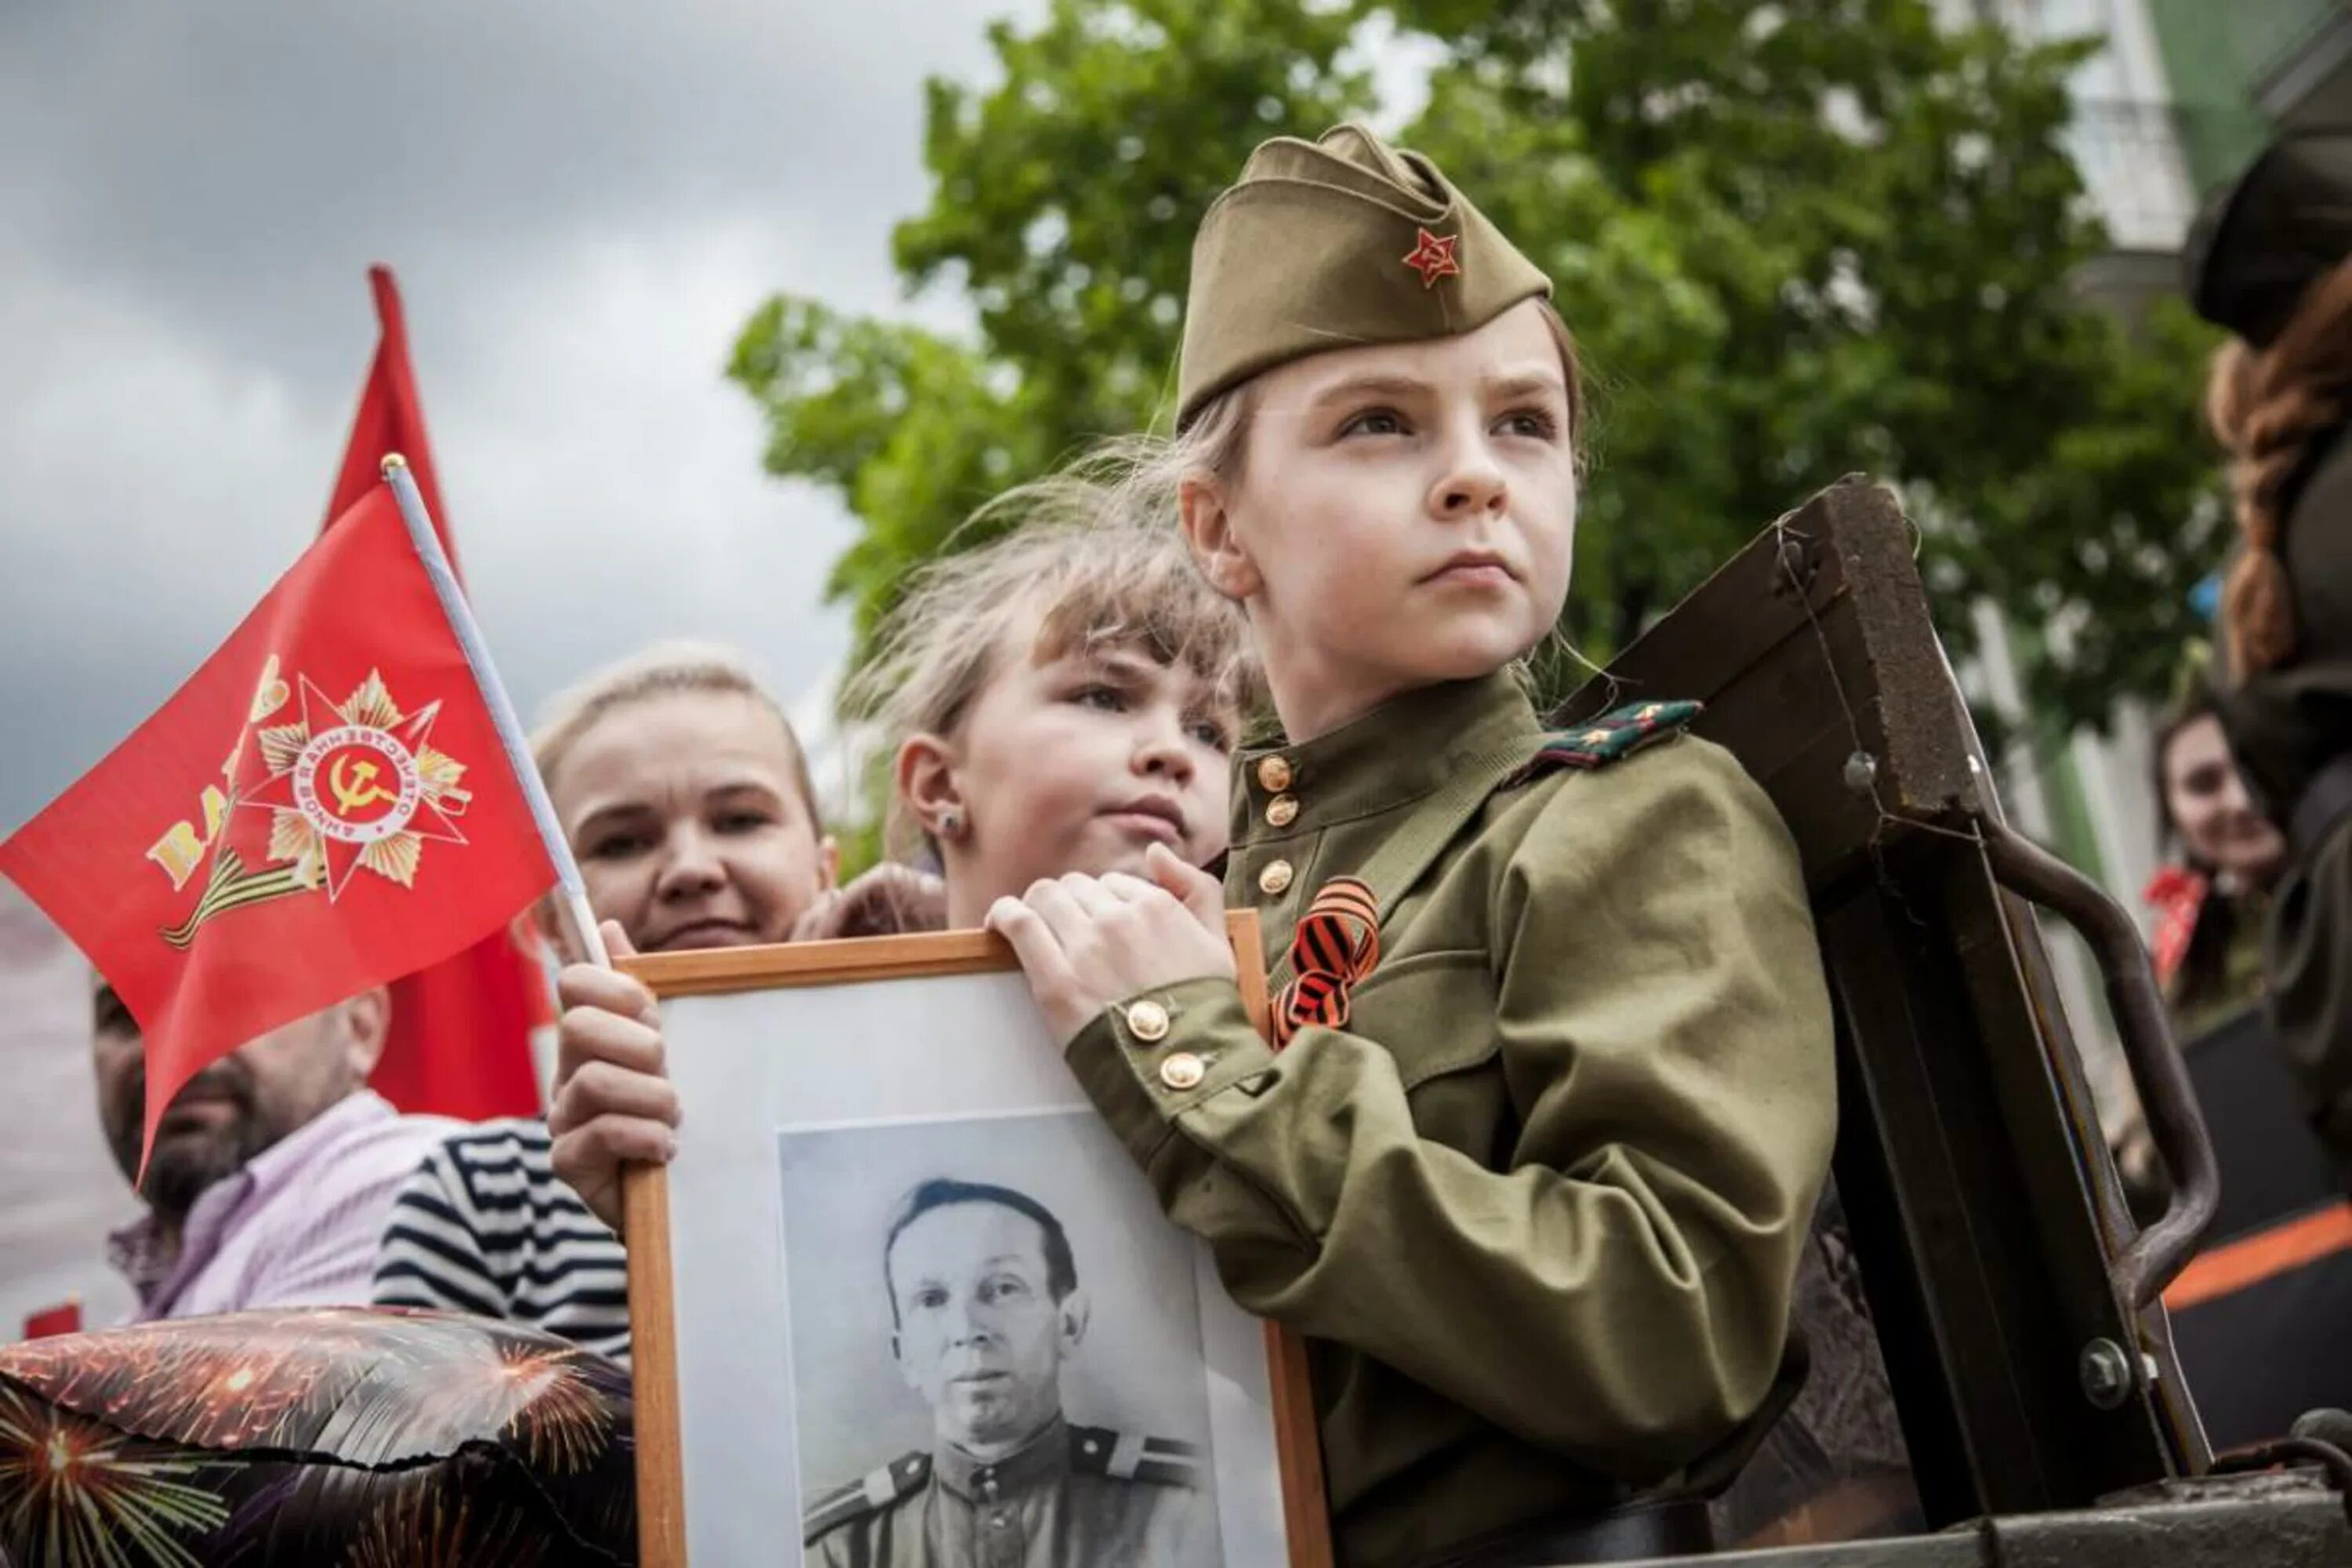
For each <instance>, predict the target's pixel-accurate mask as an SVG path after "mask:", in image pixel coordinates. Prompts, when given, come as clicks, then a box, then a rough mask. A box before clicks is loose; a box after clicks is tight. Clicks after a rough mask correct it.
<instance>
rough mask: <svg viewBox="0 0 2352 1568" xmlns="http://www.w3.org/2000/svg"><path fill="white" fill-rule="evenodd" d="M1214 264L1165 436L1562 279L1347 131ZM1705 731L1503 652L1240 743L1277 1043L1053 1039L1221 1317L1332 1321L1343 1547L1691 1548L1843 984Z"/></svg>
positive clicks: (1325, 1424) (1818, 1157) (1758, 1369)
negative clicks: (1560, 703)
mask: <svg viewBox="0 0 2352 1568" xmlns="http://www.w3.org/2000/svg"><path fill="white" fill-rule="evenodd" d="M1193 266H1194V279H1193V290H1192V311H1191V315H1190V319H1189V320H1188V321H1187V323H1186V329H1185V342H1184V363H1183V366H1182V370H1181V376H1180V384H1181V409H1180V414H1179V418H1180V422H1189V421H1190V420H1192V418H1193V417H1195V416H1197V415H1198V414H1199V412H1200V409H1201V406H1202V403H1203V401H1205V400H1206V399H1207V398H1209V397H1211V396H1213V395H1215V394H1216V393H1218V392H1220V391H1223V390H1224V389H1226V388H1228V387H1231V386H1233V385H1235V384H1239V383H1240V382H1241V381H1242V380H1244V379H1245V378H1246V377H1248V376H1249V375H1252V374H1255V373H1257V372H1259V371H1261V370H1265V369H1267V368H1269V367H1271V366H1274V365H1277V364H1280V363H1285V362H1286V361H1288V360H1294V359H1297V358H1300V357H1302V356H1304V355H1306V354H1307V353H1313V352H1316V351H1318V350H1321V349H1325V348H1329V347H1332V346H1334V345H1339V344H1347V343H1366V342H1410V341H1419V340H1425V339H1431V338H1435V337H1439V336H1443V335H1447V334H1452V333H1457V332H1463V331H1470V330H1473V329H1475V328H1477V327H1479V326H1481V325H1483V324H1484V323H1486V321H1491V320H1493V319H1494V318H1495V317H1496V316H1497V315H1499V314H1500V313H1501V312H1502V311H1504V310H1507V309H1509V308H1511V307H1512V306H1514V305H1516V304H1518V303H1520V302H1522V301H1524V300H1528V299H1531V298H1534V297H1536V296H1538V295H1541V294H1544V293H1546V292H1548V289H1549V285H1548V284H1547V282H1546V280H1545V279H1544V278H1543V275H1542V274H1541V273H1540V272H1539V271H1538V269H1537V268H1535V267H1534V266H1533V265H1531V264H1530V263H1529V262H1528V260H1527V259H1526V258H1523V257H1521V256H1520V255H1519V254H1518V253H1517V251H1516V250H1514V249H1512V247H1511V246H1510V243H1509V242H1508V241H1507V239H1505V238H1504V237H1502V235H1501V234H1499V233H1498V232H1497V231H1496V229H1495V228H1494V227H1493V226H1491V225H1490V224H1489V223H1487V221H1486V219H1485V218H1483V217H1481V216H1479V215H1478V213H1477V211H1476V209H1475V208H1474V207H1473V206H1472V205H1470V204H1469V202H1468V201H1467V200H1465V199H1464V198H1463V197H1462V196H1461V195H1460V194H1459V193H1458V192H1456V191H1455V190H1454V188H1453V187H1452V186H1451V185H1450V184H1447V183H1446V181H1445V180H1444V176H1443V175H1442V174H1439V173H1438V172H1437V171H1436V169H1435V168H1434V167H1433V166H1432V165H1430V164H1429V163H1427V161H1426V160H1423V159H1420V158H1418V157H1416V156H1414V155H1412V154H1409V153H1398V152H1396V151H1394V150H1392V149H1391V148H1389V147H1387V146H1385V145H1383V144H1382V143H1381V142H1379V141H1378V140H1377V139H1376V138H1375V137H1373V136H1372V135H1371V134H1370V132H1362V131H1360V130H1358V129H1356V128H1353V127H1343V128H1341V129H1340V130H1339V131H1336V132H1332V133H1331V134H1330V135H1328V136H1327V137H1325V138H1324V139H1323V141H1322V142H1319V143H1308V142H1301V141H1295V140H1281V141H1276V142H1269V143H1268V144H1266V146H1265V147H1264V148H1261V149H1260V150H1259V152H1258V153H1256V154H1255V156H1254V157H1253V158H1252V160H1251V162H1250V163H1249V166H1248V168H1247V169H1246V170H1245V171H1244V175H1243V179H1242V182H1241V183H1240V184H1238V185H1237V186H1235V187H1234V189H1233V190H1231V191H1229V192H1227V193H1226V194H1225V195H1223V197H1222V198H1221V199H1220V200H1219V202H1218V204H1217V205H1216V206H1215V207H1214V208H1213V209H1212V211H1211V215H1210V216H1209V218H1208V219H1207V221H1206V222H1205V224H1204V225H1203V226H1202V232H1201V236H1200V239H1199V242H1198V244H1197V246H1196V247H1195V251H1194V260H1193ZM1636 526H1638V525H1636ZM1636 695H1638V694H1636ZM1654 695H1656V696H1657V697H1659V698H1661V699H1663V698H1665V697H1668V696H1671V695H1672V694H1670V693H1658V694H1654ZM1695 712H1696V707H1695V705H1693V704H1690V703H1677V702H1671V701H1664V700H1659V701H1650V702H1642V703H1637V704H1635V705H1634V706H1633V707H1630V708H1628V709H1625V710H1621V711H1619V712H1617V713H1613V714H1612V715H1610V716H1609V717H1608V718H1607V719H1606V720H1604V721H1600V722H1597V723H1594V724H1591V725H1587V726H1583V727H1581V728H1580V729H1577V730H1574V731H1567V732H1565V733H1548V732H1547V731H1546V730H1545V728H1544V726H1543V725H1542V724H1541V723H1540V722H1539V721H1538V718H1537V715H1536V713H1535V711H1534V710H1533V708H1532V707H1531V705H1530V703H1529V701H1528V697H1527V695H1526V693H1525V692H1524V690H1523V689H1522V688H1521V686H1520V685H1519V683H1518V680H1517V678H1516V676H1515V674H1514V673H1513V672H1512V671H1509V670H1502V671H1497V672H1496V673H1495V674H1493V675H1491V676H1488V677H1486V678H1485V679H1472V680H1465V681H1459V682H1454V683H1450V684H1443V685H1437V686H1433V687H1428V688H1424V689H1419V690H1414V691H1411V692H1408V693H1406V694H1405V695H1403V696H1402V697H1399V698H1397V699H1395V700H1391V702H1389V703H1387V704H1385V705H1383V706H1382V707H1381V708H1378V709H1376V710H1373V711H1372V712H1371V713H1370V714H1368V715H1366V716H1365V717H1363V718H1361V719H1360V720H1358V721H1355V722H1353V723H1350V724H1348V725H1345V726H1344V727H1342V728H1340V729H1339V730H1336V731H1332V732H1330V733H1328V734H1325V735H1322V736H1319V737H1318V738H1315V739H1313V740H1310V741H1307V742H1305V743H1303V744H1297V745H1290V744H1275V745H1270V746H1265V747H1259V748H1255V749H1245V750H1244V752H1242V753H1241V754H1240V755H1239V756H1238V757H1237V759H1236V765H1237V767H1238V770H1239V771H1238V773H1237V774H1236V778H1235V784H1234V800H1233V814H1234V815H1233V840H1232V843H1233V847H1232V851H1231V854H1230V857H1229V859H1228V861H1227V867H1226V877H1225V888H1226V895H1227V900H1228V902H1229V903H1231V904H1233V905H1234V906H1237V907H1240V908H1246V909H1254V910H1257V911H1258V913H1259V915H1260V917H1261V918H1262V920H1263V921H1264V931H1265V952H1266V958H1267V963H1268V964H1269V966H1270V967H1271V968H1272V969H1273V971H1274V973H1273V981H1274V984H1275V986H1276V1006H1275V1012H1276V1019H1275V1022H1276V1032H1277V1035H1278V1037H1279V1039H1278V1041H1277V1043H1276V1044H1275V1045H1269V1044H1268V1043H1267V1042H1266V1041H1265V1040H1264V1039H1262V1038H1261V1037H1259V1035H1258V1033H1257V1031H1256V1030H1255V1029H1254V1028H1253V1027H1252V1026H1251V1024H1250V1022H1249V1019H1248V1017H1247V1016H1245V1014H1244V1009H1243V1005H1242V1002H1241V998H1240V996H1239V994H1238V993H1237V991H1236V988H1235V986H1234V984H1233V982H1231V981H1230V980H1221V979H1220V980H1198V981H1190V982H1185V983H1183V984H1175V985H1170V986H1164V987H1160V988H1157V989H1155V990H1153V991H1151V992H1149V993H1146V994H1141V995H1139V996H1135V997H1131V998H1129V999H1127V1000H1126V1001H1124V1002H1122V1003H1121V1004H1119V1005H1115V1006H1113V1007H1111V1008H1109V1009H1107V1010H1106V1012H1105V1013H1104V1014H1103V1015H1102V1016H1099V1017H1098V1018H1097V1019H1096V1020H1095V1021H1094V1022H1093V1023H1091V1024H1089V1025H1088V1026H1087V1027H1086V1028H1085V1029H1084V1030H1083V1031H1082V1032H1081V1033H1080V1034H1079V1035H1078V1036H1077V1037H1076V1038H1075V1039H1074V1040H1073V1041H1072V1042H1071V1044H1070V1046H1069V1047H1068V1051H1067V1058H1068V1061H1069V1063H1070V1065H1071V1067H1072V1068H1073V1069H1074V1070H1075V1071H1076V1075H1077V1077H1078V1079H1079V1080H1080V1082H1081V1083H1082V1084H1083V1085H1084V1086H1085V1087H1086V1089H1087V1093H1088V1095H1089V1097H1090V1098H1091V1099H1092V1100H1094V1102H1095V1104H1096V1105H1097V1107H1098V1108H1099V1109H1100V1110H1101V1111H1102V1113H1103V1115H1104V1117H1105V1118H1106V1119H1107V1120H1108V1122H1109V1124H1110V1126H1111V1128H1112V1130H1113V1131H1115V1132H1117V1133H1118V1135H1119V1137H1120V1138H1121V1139H1122V1141H1123V1142H1125V1143H1126V1144H1127V1146H1128V1148H1129V1151H1130V1152H1131V1153H1132V1154H1133V1155H1134V1157H1135V1158H1136V1160H1137V1161H1138V1163H1139V1164H1140V1165H1141V1166H1142V1168H1143V1170H1144V1171H1145V1173H1147V1175H1148V1177H1149V1178H1150V1181H1151V1183H1152V1185H1153V1187H1154V1189H1155V1191H1156V1192H1157V1193H1158V1194H1159V1195H1160V1200H1161V1203H1162V1204H1163V1205H1164V1206H1165V1207H1166V1208H1167V1210H1168V1212H1169V1213H1170V1214H1171V1215H1172V1216H1173V1217H1174V1218H1175V1219H1176V1220H1177V1221H1178V1222H1179V1223H1180V1224H1181V1225H1182V1226H1185V1227H1186V1228H1187V1229H1190V1230H1192V1231H1193V1232H1195V1233H1197V1234H1199V1235H1201V1236H1202V1237H1206V1238H1207V1239H1208V1240H1209V1241H1210V1243H1211V1244H1212V1246H1213V1248H1214V1251H1215V1253H1216V1258H1217V1262H1218V1265H1219V1268H1220V1271H1221V1273H1222V1276H1223V1279H1224V1281H1225V1283H1226V1285H1227V1287H1228V1288H1229V1289H1231V1290H1232V1291H1233V1293H1234V1297H1235V1299H1236V1300H1239V1301H1240V1302H1241V1304H1242V1305H1243V1306H1244V1307H1246V1308H1248V1309H1249V1310H1252V1311H1255V1312H1257V1313H1260V1314H1262V1315H1265V1316H1267V1317H1270V1318H1274V1319H1276V1320H1278V1321H1282V1322H1284V1323H1286V1324H1288V1325H1290V1326H1292V1327H1293V1328H1296V1329H1297V1330H1299V1331H1302V1332H1304V1333H1306V1334H1307V1335H1308V1336H1311V1337H1310V1339H1309V1341H1308V1350H1309V1354H1310V1358H1311V1364H1312V1369H1313V1379H1314V1389H1315V1398H1316V1403H1317V1405H1318V1414H1319V1416H1320V1423H1321V1433H1322V1449H1323V1460H1324V1466H1325V1470H1326V1475H1327V1478H1328V1494H1329V1499H1330V1504H1331V1513H1332V1520H1333V1526H1334V1531H1335V1533H1336V1538H1337V1545H1338V1548H1339V1558H1340V1560H1341V1561H1343V1562H1345V1563H1349V1564H1350V1565H1351V1568H1407V1565H1411V1568H1424V1565H1430V1564H1439V1563H1448V1564H1450V1563H1455V1562H1462V1561H1480V1560H1482V1556H1483V1557H1484V1560H1487V1561H1510V1562H1543V1563H1549V1562H1555V1561H1585V1560H1589V1559H1590V1558H1591V1557H1600V1556H1619V1557H1622V1556H1626V1555H1649V1554H1652V1553H1653V1552H1671V1551H1682V1550H1688V1549H1690V1547H1691V1546H1692V1545H1694V1544H1696V1545H1701V1546H1703V1545H1704V1542H1705V1540H1706V1535H1705V1531H1706V1525H1705V1520H1704V1510H1703V1508H1701V1507H1699V1505H1696V1504H1695V1503H1690V1502H1687V1501H1684V1499H1687V1498H1688V1497H1689V1496H1690V1495H1692V1494H1693V1493H1694V1492H1696V1491H1698V1490H1700V1489H1703V1488H1704V1486H1705V1485H1706V1484H1707V1483H1708V1482H1709V1481H1711V1480H1714V1479H1719V1477H1717V1475H1716V1474H1715V1473H1714V1472H1711V1471H1710V1470H1709V1469H1708V1468H1707V1467H1708V1465H1709V1464H1711V1463H1715V1462H1717V1459H1718V1458H1720V1457H1722V1456H1727V1455H1735V1456H1736V1455H1737V1454H1738V1452H1739V1451H1740V1448H1739V1444H1740V1442H1741V1440H1742V1439H1743V1437H1744V1436H1745V1435H1746V1433H1747V1432H1748V1431H1752V1429H1753V1428H1754V1427H1755V1426H1756V1425H1757V1424H1758V1423H1759V1412H1765V1411H1768V1409H1769V1405H1768V1401H1769V1399H1770V1398H1772V1397H1773V1396H1774V1394H1776V1392H1780V1391H1781V1387H1782V1382H1781V1373H1782V1368H1783V1355H1784V1351H1785V1349H1786V1338H1785V1336H1786V1331H1787V1324H1788V1310H1789V1304H1790V1289H1791V1282H1792V1280H1793V1279H1794V1277H1795V1275H1796V1271H1797V1265H1798V1258H1799V1256H1800V1251H1801V1247H1802V1246H1803V1244H1804V1242H1805V1238H1806V1236H1807V1231H1808V1226H1809V1225H1810V1222H1811V1218H1812V1215H1813V1211H1814V1207H1815V1203H1816V1200H1817V1198H1818V1197H1819V1194H1820V1191H1821V1187H1822V1181H1823V1178H1824V1175H1825V1173H1826V1171H1827V1168H1828V1163H1829V1154H1830V1147H1831V1143H1832V1137H1833V1132H1834V1122H1835V1117H1836V1091H1835V1088H1834V1084H1833V1079H1832V1027H1831V1019H1830V1009H1829V998H1828V994H1827V987H1826V984H1825V983H1824V981H1823V978H1822V966H1821V961H1820V957H1819V952H1818V949H1817V947H1816V943H1815V939H1814V934H1813V927H1812V921H1811V914H1810V911H1809V910H1808V906H1807V902H1806V896H1805V887H1804V882H1803V879H1802V876H1801V871H1800V868H1799V864H1798V859H1797V854H1796V848H1795V846H1794V843H1793V841H1792V840H1791V838H1790V834H1789V832H1788V830H1787V828H1786V827H1785V826H1784V825H1783V824H1782V823H1781V821H1780V817H1779V816H1778V815H1777V814H1776V813H1775V811H1774V809H1773V807H1772V805H1771V804H1770V802H1769V800H1768V799H1767V797H1766V796H1765V795H1764V792H1763V791H1762V790H1761V789H1760V788H1759V786H1758V785H1757V784H1756V783H1755V782H1754V781H1753V780H1751V779H1750V778H1749V777H1748V775H1747V774H1746V773H1744V772H1743V771H1742V770H1741V768H1740V766H1739V764H1738V763H1737V762H1735V761H1734V760H1733V759H1732V757H1731V755H1730V754H1729V753H1728V752H1725V751H1723V750H1722V749H1720V748H1719V747H1717V746H1715V745H1712V744H1709V743H1707V742H1703V741H1700V740H1697V739H1696V738H1694V737H1692V736H1690V735H1688V734H1687V733H1686V732H1685V729H1686V726H1687V724H1688V722H1689V721H1690V719H1691V718H1692V717H1693V715H1694V713H1695ZM1723 1462H1724V1463H1725V1464H1726V1465H1727V1464H1728V1462H1729V1461H1728V1460H1724V1461H1723ZM1653 1505H1654V1506H1653ZM1693 1510H1696V1519H1695V1518H1694V1517H1693ZM1627 1521H1633V1522H1632V1523H1628V1522H1627ZM1554 1543H1557V1545H1558V1551H1557V1554H1556V1555H1545V1554H1540V1553H1541V1552H1545V1551H1547V1550H1549V1549H1551V1548H1552V1547H1553V1545H1554ZM1629 1548H1630V1550H1629ZM1530 1552H1535V1553H1538V1554H1534V1555H1530V1554H1529V1553H1530Z"/></svg>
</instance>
